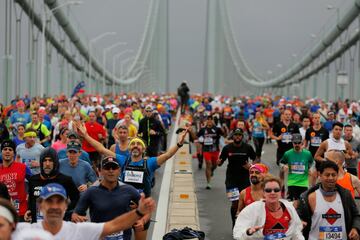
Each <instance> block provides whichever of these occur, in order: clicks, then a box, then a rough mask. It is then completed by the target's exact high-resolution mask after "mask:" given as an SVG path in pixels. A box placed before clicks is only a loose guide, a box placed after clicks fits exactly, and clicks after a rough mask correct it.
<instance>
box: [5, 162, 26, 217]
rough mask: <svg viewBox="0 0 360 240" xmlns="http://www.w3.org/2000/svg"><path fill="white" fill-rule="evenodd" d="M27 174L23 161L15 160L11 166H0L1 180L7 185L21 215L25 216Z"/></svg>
mask: <svg viewBox="0 0 360 240" xmlns="http://www.w3.org/2000/svg"><path fill="white" fill-rule="evenodd" d="M25 176H26V166H25V164H23V163H19V162H13V163H12V164H11V165H10V166H9V167H4V166H1V167H0V182H2V183H4V184H5V185H6V187H7V189H8V191H9V194H10V196H11V199H12V200H13V203H14V207H15V209H16V211H17V212H18V214H19V216H24V215H25V212H26V210H27V201H26V192H25Z"/></svg>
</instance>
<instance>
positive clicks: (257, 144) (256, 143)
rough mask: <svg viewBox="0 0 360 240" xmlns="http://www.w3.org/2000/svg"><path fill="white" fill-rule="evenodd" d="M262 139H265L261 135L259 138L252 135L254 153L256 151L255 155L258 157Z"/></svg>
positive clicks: (262, 142)
mask: <svg viewBox="0 0 360 240" xmlns="http://www.w3.org/2000/svg"><path fill="white" fill-rule="evenodd" d="M264 141H265V138H263V137H261V138H258V137H253V142H254V146H255V153H256V156H257V157H259V158H260V157H261V152H262V148H263V145H264Z"/></svg>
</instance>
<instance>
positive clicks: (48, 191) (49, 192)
mask: <svg viewBox="0 0 360 240" xmlns="http://www.w3.org/2000/svg"><path fill="white" fill-rule="evenodd" d="M55 195H58V196H60V197H62V198H64V199H66V198H67V194H66V190H65V188H64V187H63V186H62V185H60V184H58V183H49V184H47V185H45V186H44V187H43V188H42V189H41V191H40V196H39V198H42V199H48V198H49V197H52V196H55Z"/></svg>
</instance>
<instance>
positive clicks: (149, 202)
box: [101, 194, 156, 239]
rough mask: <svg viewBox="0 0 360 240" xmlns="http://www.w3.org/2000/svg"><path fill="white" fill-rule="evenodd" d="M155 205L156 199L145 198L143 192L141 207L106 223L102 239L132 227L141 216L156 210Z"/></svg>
mask: <svg viewBox="0 0 360 240" xmlns="http://www.w3.org/2000/svg"><path fill="white" fill-rule="evenodd" d="M155 206H156V204H155V201H154V200H153V199H152V198H150V197H149V198H145V195H144V194H141V198H140V201H139V207H138V208H137V209H136V210H132V211H130V212H128V213H124V214H122V215H120V216H118V217H116V218H115V219H113V220H111V221H108V222H106V223H105V224H104V228H103V232H102V234H101V239H102V238H104V237H105V236H108V235H110V234H113V233H116V232H119V231H122V230H125V229H129V228H131V227H132V225H134V223H135V222H136V221H137V220H139V219H140V218H141V217H143V216H144V215H146V214H150V213H151V212H153V211H154V210H155Z"/></svg>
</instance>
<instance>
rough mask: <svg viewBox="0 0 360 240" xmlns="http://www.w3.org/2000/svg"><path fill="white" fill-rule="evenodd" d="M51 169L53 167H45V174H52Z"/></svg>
mask: <svg viewBox="0 0 360 240" xmlns="http://www.w3.org/2000/svg"><path fill="white" fill-rule="evenodd" d="M51 171H52V169H50V168H44V173H45V174H50V173H51Z"/></svg>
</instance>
